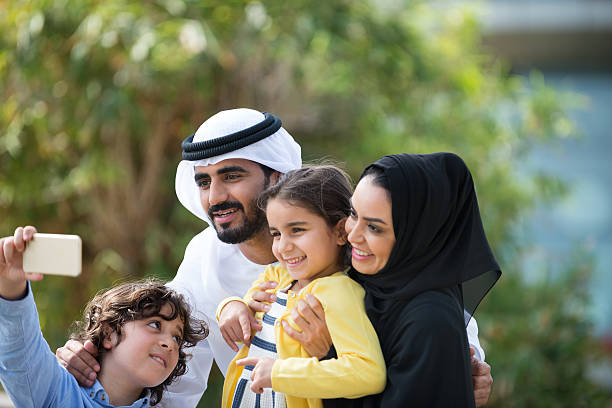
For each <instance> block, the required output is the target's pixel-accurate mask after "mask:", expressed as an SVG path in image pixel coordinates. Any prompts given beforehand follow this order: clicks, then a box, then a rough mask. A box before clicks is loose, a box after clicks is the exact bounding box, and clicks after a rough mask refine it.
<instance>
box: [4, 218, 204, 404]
mask: <svg viewBox="0 0 612 408" xmlns="http://www.w3.org/2000/svg"><path fill="white" fill-rule="evenodd" d="M35 232H36V230H35V229H34V227H26V228H21V227H20V228H18V229H17V230H16V231H15V235H14V236H13V237H7V238H2V239H0V380H1V381H2V385H3V386H4V389H5V390H6V391H7V392H8V394H9V396H10V397H11V399H12V400H13V402H14V403H15V405H16V406H17V407H105V408H106V407H109V406H110V407H112V406H128V407H148V406H150V405H155V404H157V403H158V402H159V401H160V399H161V396H162V393H163V391H164V389H165V388H166V387H167V386H168V385H169V384H170V383H171V382H172V381H174V380H175V379H176V378H177V377H179V376H181V375H182V374H184V373H185V367H186V366H185V363H186V358H187V355H186V354H185V352H184V348H186V347H192V346H194V345H195V344H196V343H197V342H198V341H200V340H202V339H204V338H205V337H206V334H207V329H206V327H205V326H204V325H203V323H202V322H200V321H196V320H194V319H192V318H191V317H190V310H189V306H188V305H187V303H186V302H185V301H184V299H183V297H182V296H181V295H179V294H177V293H176V292H174V291H172V290H170V289H167V288H166V287H164V286H163V285H162V284H160V283H157V282H154V281H141V282H136V283H127V284H123V285H120V286H117V287H115V288H113V289H111V290H109V291H106V292H104V293H102V294H99V295H97V296H96V297H95V298H94V299H93V300H92V301H91V302H90V303H89V304H88V305H87V307H86V310H85V314H84V315H85V316H84V320H83V321H82V322H81V324H80V327H79V332H77V333H75V334H73V337H75V338H78V339H80V340H83V341H84V340H91V341H92V342H93V343H94V344H95V345H96V347H98V350H100V354H99V356H98V361H99V363H100V373H99V375H98V380H97V381H96V383H95V384H94V385H93V386H92V387H80V386H79V385H78V384H77V382H76V380H75V379H74V377H73V376H72V375H70V374H69V373H68V372H67V371H65V370H64V369H63V368H62V367H61V366H60V365H59V363H58V362H57V360H56V358H55V355H54V354H53V353H52V352H51V350H50V349H49V346H48V345H47V343H46V342H45V340H44V338H43V337H42V334H41V332H40V325H39V322H38V315H37V311H36V305H35V304H34V298H33V296H32V291H31V290H30V286H29V284H28V282H27V280H40V279H42V275H40V274H26V273H25V272H24V271H23V263H22V261H23V251H24V250H25V244H26V243H27V242H28V241H30V240H31V239H32V237H33V235H34V233H35ZM26 275H28V276H26Z"/></svg>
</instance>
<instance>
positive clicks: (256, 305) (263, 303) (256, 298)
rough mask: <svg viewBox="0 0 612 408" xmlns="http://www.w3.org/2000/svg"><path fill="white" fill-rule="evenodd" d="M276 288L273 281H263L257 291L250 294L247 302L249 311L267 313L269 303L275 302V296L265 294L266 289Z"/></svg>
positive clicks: (276, 284)
mask: <svg viewBox="0 0 612 408" xmlns="http://www.w3.org/2000/svg"><path fill="white" fill-rule="evenodd" d="M277 286H278V283H276V282H274V281H265V282H262V283H261V284H260V285H259V290H257V291H255V292H253V293H252V294H251V300H249V307H250V308H251V310H254V311H256V312H267V311H268V310H270V303H274V302H275V301H276V295H275V294H274V293H269V292H266V291H267V290H268V289H274V288H275V287H277Z"/></svg>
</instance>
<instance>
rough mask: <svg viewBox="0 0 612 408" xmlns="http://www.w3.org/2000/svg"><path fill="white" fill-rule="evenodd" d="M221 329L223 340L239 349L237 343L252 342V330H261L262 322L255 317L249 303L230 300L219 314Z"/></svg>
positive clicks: (247, 343) (233, 348) (234, 348)
mask: <svg viewBox="0 0 612 408" xmlns="http://www.w3.org/2000/svg"><path fill="white" fill-rule="evenodd" d="M219 329H221V335H222V336H223V340H225V342H226V343H227V345H228V346H230V347H231V349H232V350H234V351H238V346H237V345H236V343H244V344H246V345H247V346H249V345H250V344H251V331H252V330H257V331H259V330H261V324H260V323H259V322H258V321H257V320H256V319H255V316H254V315H253V312H251V311H250V310H249V308H248V307H247V305H245V304H244V303H242V302H239V301H237V300H235V301H232V302H229V303H228V304H226V305H225V306H224V307H223V309H222V310H221V314H220V315H219Z"/></svg>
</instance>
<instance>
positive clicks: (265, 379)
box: [236, 357, 274, 394]
mask: <svg viewBox="0 0 612 408" xmlns="http://www.w3.org/2000/svg"><path fill="white" fill-rule="evenodd" d="M236 365H239V366H249V365H252V366H254V367H253V371H252V372H251V381H252V382H253V383H252V384H251V391H253V392H254V393H256V394H261V393H262V392H263V389H264V388H272V367H273V366H274V359H273V358H270V357H247V358H242V359H240V360H238V361H236Z"/></svg>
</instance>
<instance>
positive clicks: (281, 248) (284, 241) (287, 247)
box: [277, 235, 293, 255]
mask: <svg viewBox="0 0 612 408" xmlns="http://www.w3.org/2000/svg"><path fill="white" fill-rule="evenodd" d="M277 242H278V244H277V247H278V252H279V253H280V254H281V255H285V254H288V253H289V252H290V251H291V250H292V249H293V243H292V242H291V240H290V239H289V238H283V236H282V235H281V236H280V238H279V239H278V241H277Z"/></svg>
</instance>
